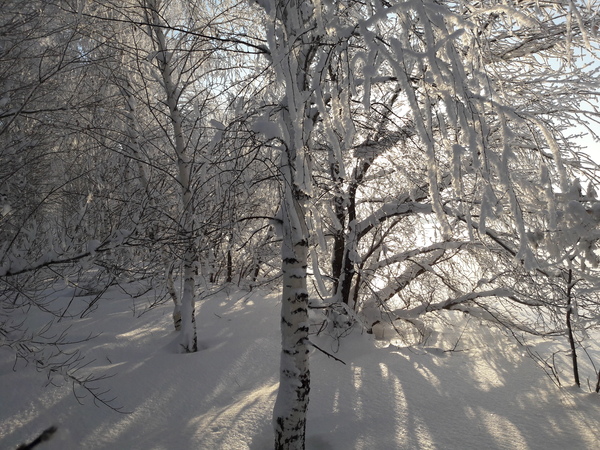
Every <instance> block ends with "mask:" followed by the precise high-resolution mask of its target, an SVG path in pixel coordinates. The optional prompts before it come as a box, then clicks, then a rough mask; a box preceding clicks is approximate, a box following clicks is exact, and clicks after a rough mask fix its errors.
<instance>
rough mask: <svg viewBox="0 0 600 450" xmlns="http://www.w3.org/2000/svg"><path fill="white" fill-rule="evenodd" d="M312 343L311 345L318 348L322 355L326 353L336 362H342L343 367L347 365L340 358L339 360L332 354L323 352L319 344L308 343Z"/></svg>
mask: <svg viewBox="0 0 600 450" xmlns="http://www.w3.org/2000/svg"><path fill="white" fill-rule="evenodd" d="M308 342H309V343H310V345H312V346H313V347H314V348H316V349H317V350H319V351H320V352H322V353H325V354H326V355H327V356H329V357H330V358H333V359H335V360H336V361H339V362H341V363H342V364H343V365H347V364H346V363H345V362H344V361H342V360H341V359H340V358H337V357H336V356H333V355H332V354H331V353H329V352H326V351H325V350H323V349H322V348H321V347H319V346H318V345H317V344H315V343H314V342H311V341H308Z"/></svg>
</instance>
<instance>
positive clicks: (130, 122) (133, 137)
mask: <svg viewBox="0 0 600 450" xmlns="http://www.w3.org/2000/svg"><path fill="white" fill-rule="evenodd" d="M123 78H124V80H123V81H124V83H125V86H122V87H121V93H122V94H123V96H124V97H125V99H126V104H127V115H126V116H127V124H126V126H127V130H126V131H127V133H126V134H127V137H128V140H129V145H128V147H129V149H130V151H131V154H132V156H133V158H134V160H135V161H137V166H138V171H139V176H140V183H141V185H142V187H143V188H144V191H145V192H146V195H147V196H148V199H149V201H150V205H151V206H152V207H153V208H158V207H159V206H158V204H157V201H156V198H155V194H154V193H153V192H152V189H151V188H150V181H149V179H148V175H147V173H146V167H145V166H144V164H143V162H142V161H143V160H144V157H143V154H142V151H141V148H140V141H139V131H138V127H137V124H136V117H137V113H138V112H137V102H136V99H135V96H134V95H133V86H132V85H131V82H130V80H129V76H128V74H127V73H125V74H123ZM161 253H162V251H161ZM162 259H163V261H167V259H168V258H167V257H166V256H164V255H163V256H162ZM165 265H166V271H165V284H166V287H167V292H168V293H169V296H170V297H171V299H172V300H173V326H174V328H175V330H176V331H179V330H181V301H180V300H179V297H178V296H177V291H176V290H175V283H174V282H173V270H174V269H175V264H174V263H173V261H171V262H169V263H167V262H165Z"/></svg>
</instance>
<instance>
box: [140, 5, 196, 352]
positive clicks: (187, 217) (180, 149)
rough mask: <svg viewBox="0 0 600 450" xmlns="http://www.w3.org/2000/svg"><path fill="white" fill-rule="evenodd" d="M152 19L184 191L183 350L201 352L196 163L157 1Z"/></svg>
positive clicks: (179, 177)
mask: <svg viewBox="0 0 600 450" xmlns="http://www.w3.org/2000/svg"><path fill="white" fill-rule="evenodd" d="M148 5H149V9H150V17H151V24H152V25H151V28H152V31H153V32H154V35H155V37H156V46H157V49H158V53H157V55H156V58H157V60H158V62H159V68H160V71H161V76H162V80H163V83H164V90H165V94H166V103H167V106H168V107H169V116H170V119H171V125H172V127H173V136H174V144H175V145H174V150H175V154H176V156H177V169H178V174H177V175H178V176H177V180H178V182H179V185H180V188H181V223H180V228H181V231H180V233H181V235H182V236H183V237H184V239H185V241H186V243H185V245H186V249H185V251H184V255H183V258H182V260H183V261H182V262H183V277H184V281H183V294H182V296H181V348H182V350H183V351H184V352H187V353H190V352H195V351H197V350H198V346H197V340H196V317H195V303H196V286H195V285H196V283H195V279H196V278H195V270H194V264H195V262H196V252H195V243H194V208H193V195H192V190H191V166H192V162H191V160H190V157H189V155H188V154H187V153H186V144H185V138H184V132H183V126H182V117H181V112H180V111H179V107H178V100H179V94H178V89H177V87H176V86H175V84H174V82H173V77H172V74H173V72H174V67H173V64H172V60H171V58H172V55H171V53H170V52H169V49H168V47H167V43H166V37H165V33H164V31H163V28H162V27H161V25H162V24H161V20H160V16H159V14H158V4H157V2H156V1H148Z"/></svg>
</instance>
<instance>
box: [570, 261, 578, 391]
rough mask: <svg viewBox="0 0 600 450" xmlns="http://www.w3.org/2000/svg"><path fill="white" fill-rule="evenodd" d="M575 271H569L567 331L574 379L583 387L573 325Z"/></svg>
mask: <svg viewBox="0 0 600 450" xmlns="http://www.w3.org/2000/svg"><path fill="white" fill-rule="evenodd" d="M573 285H574V283H573V270H572V269H569V275H568V278H567V331H568V334H569V345H570V346H571V360H572V362H573V378H574V379H575V384H576V385H577V386H581V383H580V381H579V367H578V365H577V349H576V347H575V336H574V334H573V325H572V324H571V316H572V314H573Z"/></svg>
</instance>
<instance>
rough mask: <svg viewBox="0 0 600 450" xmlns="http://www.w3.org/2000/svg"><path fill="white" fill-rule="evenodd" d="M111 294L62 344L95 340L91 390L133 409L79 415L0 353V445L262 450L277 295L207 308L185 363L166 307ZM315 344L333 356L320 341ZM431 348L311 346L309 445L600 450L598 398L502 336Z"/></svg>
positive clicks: (482, 335) (271, 389)
mask: <svg viewBox="0 0 600 450" xmlns="http://www.w3.org/2000/svg"><path fill="white" fill-rule="evenodd" d="M116 292H117V291H114V292H113V293H112V294H111V295H109V296H108V298H107V299H105V300H103V301H102V302H101V303H99V308H98V310H97V311H95V312H94V313H93V314H92V315H90V316H88V317H87V318H85V319H82V320H79V321H77V322H76V323H74V324H73V327H72V328H71V330H70V335H71V336H72V337H85V336H87V335H88V333H90V332H91V333H102V334H101V335H100V336H99V337H97V338H95V339H93V340H91V341H89V342H85V343H84V344H82V348H83V353H84V355H85V356H86V357H87V358H90V359H92V360H94V362H93V363H92V364H91V365H90V367H92V366H93V368H94V370H95V371H96V372H97V373H111V374H114V376H113V377H112V378H109V379H106V380H104V381H101V382H100V383H99V385H98V386H100V387H102V388H108V389H110V393H109V396H111V397H112V396H114V397H116V400H115V401H114V403H113V404H114V406H122V407H123V409H124V410H126V411H129V412H130V413H129V414H119V413H116V412H114V411H112V410H111V409H109V408H106V407H104V406H100V407H96V406H94V404H93V402H92V400H91V399H90V398H89V397H88V398H86V399H84V400H83V405H80V404H79V403H78V402H77V400H76V398H75V396H74V395H73V393H72V389H71V387H70V386H69V385H66V386H63V387H58V388H55V387H51V386H50V387H46V386H45V381H46V376H45V375H44V374H42V373H37V372H36V371H35V369H34V368H33V367H31V366H29V367H25V368H23V367H19V369H18V370H17V371H16V372H15V371H13V365H14V360H13V359H12V357H11V354H10V353H9V352H8V351H7V350H6V349H0V386H1V388H0V448H1V449H14V448H16V447H17V446H18V444H20V443H22V442H25V441H29V440H31V439H32V438H34V437H35V436H37V435H38V434H39V433H40V432H41V431H42V430H44V429H45V428H47V427H48V426H50V425H56V426H57V427H58V431H57V433H56V435H55V436H54V437H53V438H52V440H50V441H49V442H47V443H44V444H42V445H40V447H39V448H40V450H42V449H48V450H49V449H61V450H62V449H165V450H182V449H206V450H210V449H248V448H249V449H256V450H261V449H269V448H272V445H271V442H272V431H271V411H272V406H273V402H274V400H275V395H276V390H277V380H278V375H277V370H278V361H279V319H278V314H279V302H280V300H279V296H278V295H277V293H276V292H273V293H269V292H264V291H263V292H252V293H251V294H248V293H242V292H235V291H232V292H231V293H229V294H227V293H226V292H221V293H220V294H218V295H216V296H214V297H212V298H209V299H206V300H203V301H202V303H201V304H200V305H199V308H198V332H199V342H200V346H201V348H202V351H199V352H198V353H195V354H189V355H182V354H178V353H177V352H176V342H177V335H176V333H175V332H174V331H172V325H171V307H170V305H164V306H160V307H157V308H154V309H151V310H150V311H148V312H147V313H145V314H143V315H141V316H140V317H137V316H138V314H136V313H134V312H132V303H131V300H130V299H128V298H127V299H120V298H119V296H118V294H117V293H116ZM138 312H139V310H138ZM463 331H464V333H463ZM459 338H460V340H459ZM457 341H458V344H457ZM315 343H316V344H317V345H319V346H320V347H322V348H323V349H324V350H327V351H328V352H333V351H334V350H338V349H337V348H335V345H334V344H335V343H334V342H333V341H331V340H329V338H326V337H317V338H315ZM427 345H428V346H419V347H413V348H402V347H397V346H394V345H387V346H386V345H382V344H381V343H380V342H376V341H374V340H373V337H372V336H371V335H367V334H361V333H360V332H359V331H358V330H355V331H354V332H353V333H352V334H350V335H349V336H347V337H345V338H344V339H343V340H342V341H341V347H340V348H339V350H338V351H337V352H336V353H335V356H336V357H337V358H339V359H341V360H343V361H344V362H345V363H346V364H345V365H344V364H342V363H340V362H338V361H336V360H334V359H332V358H329V357H328V356H327V355H325V354H323V353H321V352H319V351H316V350H315V351H314V353H313V354H312V359H311V371H312V388H311V400H310V407H309V418H308V424H307V448H308V449H314V450H317V449H322V450H325V449H339V450H342V449H343V450H348V449H365V450H367V449H369V450H371V449H545V450H548V449H596V448H600V395H598V394H595V393H589V392H587V390H579V389H574V388H558V387H557V386H556V385H555V384H553V383H552V381H551V380H550V378H548V377H547V376H546V375H545V374H544V372H543V371H542V370H541V369H540V368H539V367H538V366H537V365H536V363H535V362H534V361H533V360H532V359H530V358H529V357H528V356H527V355H526V354H525V353H524V351H523V350H522V349H521V348H519V347H518V346H516V345H515V344H514V343H512V342H511V341H509V340H508V339H507V338H506V337H504V336H503V335H502V333H500V332H499V331H498V330H496V329H494V328H490V327H488V326H485V325H481V324H478V323H476V322H475V320H471V321H463V322H461V326H460V328H458V327H457V328H456V329H455V330H453V331H452V332H450V333H448V334H442V335H441V336H439V337H438V338H437V339H436V340H435V341H434V340H430V341H429V343H428V344H427ZM455 345H456V347H455ZM454 347H455V348H454ZM448 350H454V351H448Z"/></svg>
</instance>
